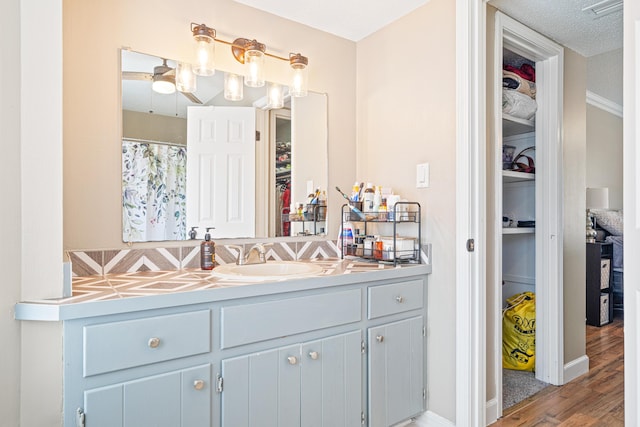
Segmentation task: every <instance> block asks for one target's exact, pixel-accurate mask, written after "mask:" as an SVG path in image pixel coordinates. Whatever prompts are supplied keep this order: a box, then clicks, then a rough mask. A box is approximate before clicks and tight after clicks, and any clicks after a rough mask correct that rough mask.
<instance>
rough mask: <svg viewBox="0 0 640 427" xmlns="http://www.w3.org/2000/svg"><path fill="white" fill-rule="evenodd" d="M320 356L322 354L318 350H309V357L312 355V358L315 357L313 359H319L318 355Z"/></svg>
mask: <svg viewBox="0 0 640 427" xmlns="http://www.w3.org/2000/svg"><path fill="white" fill-rule="evenodd" d="M319 356H320V355H319V354H318V352H317V351H311V352H309V357H310V358H311V359H313V360H318V357H319Z"/></svg>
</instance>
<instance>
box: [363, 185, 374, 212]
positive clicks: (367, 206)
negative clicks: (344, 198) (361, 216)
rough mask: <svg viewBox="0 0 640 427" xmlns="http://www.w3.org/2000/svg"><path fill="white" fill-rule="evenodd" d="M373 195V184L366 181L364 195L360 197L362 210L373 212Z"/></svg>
mask: <svg viewBox="0 0 640 427" xmlns="http://www.w3.org/2000/svg"><path fill="white" fill-rule="evenodd" d="M374 195H375V193H374V191H373V184H371V183H370V182H369V183H367V188H366V189H365V190H364V196H363V197H362V198H363V199H364V200H363V205H362V210H363V211H365V212H373V196H374Z"/></svg>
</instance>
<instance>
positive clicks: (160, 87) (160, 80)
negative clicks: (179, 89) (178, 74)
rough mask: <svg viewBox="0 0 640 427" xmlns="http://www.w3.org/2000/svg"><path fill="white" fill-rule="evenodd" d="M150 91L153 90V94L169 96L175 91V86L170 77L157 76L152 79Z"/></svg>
mask: <svg viewBox="0 0 640 427" xmlns="http://www.w3.org/2000/svg"><path fill="white" fill-rule="evenodd" d="M151 89H153V91H154V92H158V93H162V94H164V95H169V94H172V93H174V92H175V91H176V85H174V84H173V79H172V78H171V76H157V77H154V80H153V83H152V84H151Z"/></svg>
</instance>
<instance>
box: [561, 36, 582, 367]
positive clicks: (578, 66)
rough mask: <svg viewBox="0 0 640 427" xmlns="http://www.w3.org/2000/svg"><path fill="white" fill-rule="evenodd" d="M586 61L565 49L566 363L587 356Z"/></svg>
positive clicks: (564, 254) (564, 253) (564, 249)
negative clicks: (585, 231)
mask: <svg viewBox="0 0 640 427" xmlns="http://www.w3.org/2000/svg"><path fill="white" fill-rule="evenodd" d="M586 92H587V60H586V58H585V57H583V56H581V55H579V54H577V53H576V52H573V51H572V50H569V49H566V48H565V50H564V120H563V152H562V155H563V179H564V230H563V231H564V233H563V239H564V248H563V257H564V258H563V262H564V305H563V307H564V363H565V364H566V363H569V362H571V361H574V360H576V359H578V358H579V357H582V356H584V355H585V354H586V341H585V339H586V338H585V316H586V314H585V298H586V297H585V286H584V284H585V280H586V279H585V234H584V229H585V198H586V191H585V188H586V187H585V182H586V170H585V160H586V154H585V151H586V144H587V142H586V141H587V134H586V132H587V125H586V120H587V111H586V108H587V104H586Z"/></svg>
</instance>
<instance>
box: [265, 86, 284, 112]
mask: <svg viewBox="0 0 640 427" xmlns="http://www.w3.org/2000/svg"><path fill="white" fill-rule="evenodd" d="M267 107H268V108H282V107H284V88H283V87H282V85H279V84H278V83H269V86H268V87H267Z"/></svg>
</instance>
